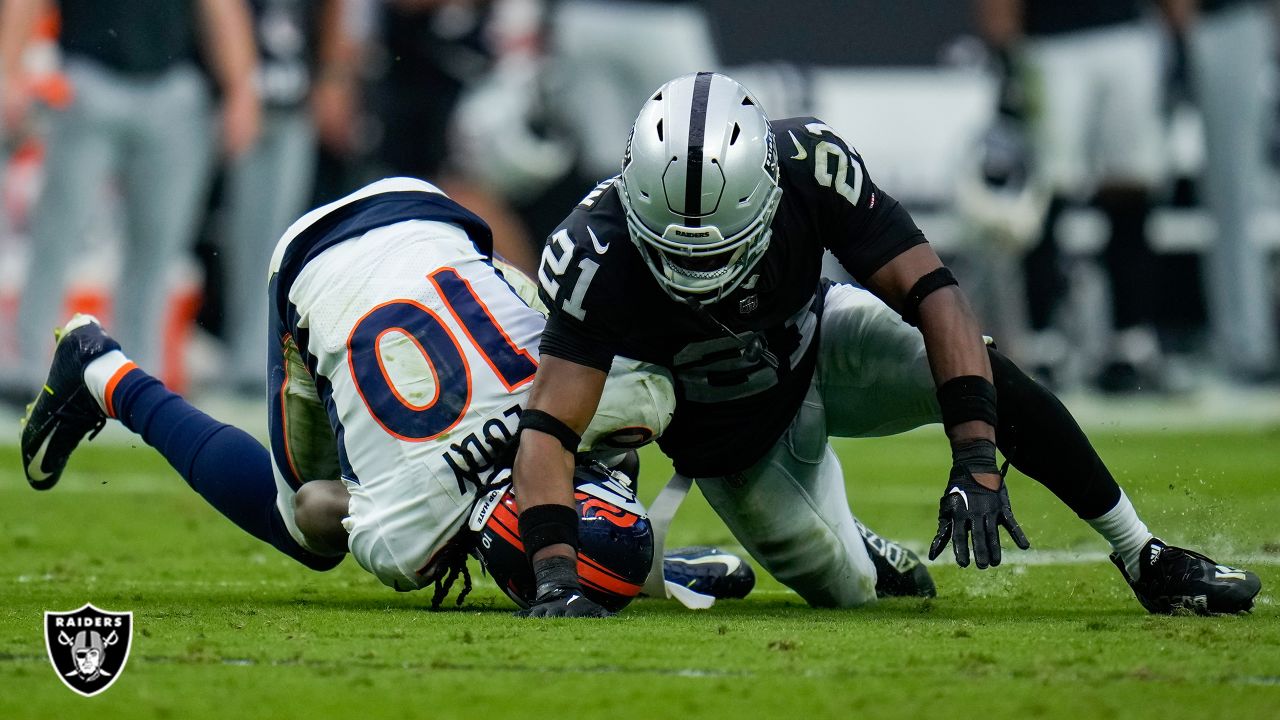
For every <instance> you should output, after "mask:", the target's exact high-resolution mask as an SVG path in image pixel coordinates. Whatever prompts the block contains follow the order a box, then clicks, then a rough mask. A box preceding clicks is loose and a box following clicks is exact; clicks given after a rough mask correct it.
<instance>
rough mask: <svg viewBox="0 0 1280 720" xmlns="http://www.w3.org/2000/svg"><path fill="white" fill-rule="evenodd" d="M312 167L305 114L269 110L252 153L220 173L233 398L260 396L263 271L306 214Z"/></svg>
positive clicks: (312, 149) (310, 138) (310, 136)
mask: <svg viewBox="0 0 1280 720" xmlns="http://www.w3.org/2000/svg"><path fill="white" fill-rule="evenodd" d="M314 166H315V133H314V132H313V131H312V125H311V121H310V118H309V117H308V115H307V112H306V110H305V108H303V109H300V110H296V111H294V110H273V111H271V112H268V113H267V115H266V117H264V119H263V130H262V135H261V137H260V138H259V139H258V142H257V144H256V145H254V147H253V148H252V149H251V150H250V151H249V152H247V153H245V154H244V155H242V156H241V157H239V158H237V159H236V160H235V161H234V162H233V163H232V164H231V167H230V168H229V171H228V174H227V220H226V230H227V231H226V245H225V254H226V259H227V294H226V298H227V324H226V327H227V344H228V348H229V350H230V358H229V368H228V370H227V373H228V379H229V380H230V381H231V383H232V384H233V386H234V387H236V389H237V390H240V391H245V392H248V391H250V390H251V391H252V392H253V393H254V394H256V395H261V393H262V388H263V386H262V358H263V357H264V356H265V355H266V353H267V344H266V343H265V342H264V339H267V338H268V333H267V325H266V321H265V319H266V317H267V313H266V312H264V305H265V303H264V298H263V295H262V272H263V268H265V267H267V266H268V265H269V264H270V260H271V251H272V248H273V247H274V246H275V241H276V239H277V238H279V237H280V235H282V234H283V233H284V231H285V229H286V228H288V227H289V223H291V222H293V221H294V220H296V219H297V218H298V216H299V215H301V214H302V213H303V212H304V211H305V210H306V203H307V199H308V197H309V195H310V192H311V179H312V176H313V175H314Z"/></svg>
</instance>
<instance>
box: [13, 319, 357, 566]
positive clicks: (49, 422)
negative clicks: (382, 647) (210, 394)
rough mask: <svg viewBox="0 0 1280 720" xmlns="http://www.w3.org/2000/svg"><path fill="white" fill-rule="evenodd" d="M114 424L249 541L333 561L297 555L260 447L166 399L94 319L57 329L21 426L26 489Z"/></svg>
mask: <svg viewBox="0 0 1280 720" xmlns="http://www.w3.org/2000/svg"><path fill="white" fill-rule="evenodd" d="M108 418H115V419H118V420H120V422H121V423H123V424H124V425H125V427H127V428H129V429H130V430H132V431H133V432H135V433H137V434H138V435H139V436H140V437H141V438H142V439H143V441H145V442H146V443H147V444H148V445H151V446H152V447H154V448H156V449H157V450H158V451H159V452H160V454H161V455H163V456H164V458H165V459H166V460H168V461H169V464H170V465H172V466H173V467H174V469H175V470H177V471H178V472H179V474H181V475H182V477H183V479H184V480H186V481H187V484H188V485H190V486H191V488H192V489H193V490H195V491H196V492H197V493H199V494H200V495H201V496H202V497H203V498H204V499H205V500H206V501H207V502H208V503H209V504H210V505H212V506H213V507H214V509H216V510H217V511H218V512H220V513H222V514H223V515H224V516H225V517H227V518H228V519H229V520H231V521H232V522H234V523H235V524H236V525H238V526H239V527H240V528H241V529H243V530H244V531H245V532H248V533H249V534H250V535H253V536H254V537H256V538H258V539H260V540H263V541H264V542H267V543H269V544H271V545H272V546H274V547H275V548H276V549H278V550H280V551H281V552H283V553H285V554H286V555H288V556H290V557H292V558H294V559H295V560H298V561H299V562H301V563H302V564H304V565H306V566H308V567H311V568H314V569H317V570H324V569H328V568H330V567H333V566H334V565H336V564H337V559H334V558H326V557H320V556H317V555H315V554H313V553H311V552H308V551H307V550H306V549H305V548H303V547H301V546H300V545H299V544H298V543H297V542H296V541H295V540H294V539H293V538H292V537H291V535H290V533H289V532H288V530H287V529H286V528H285V526H284V522H283V520H282V519H281V517H280V514H279V513H278V512H277V511H276V485H275V481H274V480H273V478H272V472H271V460H270V457H269V456H268V454H267V451H266V449H265V448H263V447H262V445H261V444H260V443H259V442H258V441H257V440H255V439H254V438H253V437H251V436H250V435H249V434H248V433H245V432H244V431H242V430H240V429H238V428H235V427H233V426H231V425H227V424H225V423H221V422H218V421H217V420H214V419H213V418H211V417H209V416H208V415H205V414H204V413H203V412H201V411H200V410H198V409H196V408H195V407H193V406H191V405H190V404H188V403H187V402H186V401H185V400H184V399H182V397H180V396H179V395H177V394H175V393H173V392H171V391H170V390H169V389H168V388H166V387H165V386H164V384H163V383H161V382H160V381H159V380H157V379H156V378H154V377H152V376H150V375H148V374H147V373H145V372H143V371H142V370H140V369H138V367H137V366H136V365H135V364H134V363H133V362H131V361H130V360H129V359H128V358H127V357H125V355H124V354H123V353H122V352H121V351H120V346H119V344H118V343H116V341H115V340H113V339H112V338H111V337H110V336H108V335H107V334H106V333H105V332H103V330H102V328H101V326H100V325H98V323H97V321H96V320H94V319H93V318H92V317H90V316H87V315H77V316H76V317H75V318H73V319H72V321H71V322H70V323H68V324H67V326H66V327H65V328H64V329H63V332H62V333H61V336H60V340H59V342H58V345H57V348H56V350H55V353H54V360H53V366H52V369H51V370H50V372H49V377H48V379H47V381H46V383H45V389H44V390H42V391H41V394H40V397H39V398H38V399H37V400H36V402H35V403H34V404H33V405H32V407H31V409H30V410H29V411H28V414H27V417H26V418H25V420H24V425H23V433H22V453H23V460H24V466H25V468H26V472H27V478H28V480H29V481H30V482H31V484H32V486H33V487H36V488H37V489H48V488H50V487H52V486H53V484H54V483H56V482H57V481H58V479H59V478H60V477H61V474H62V470H63V469H64V467H65V465H66V461H67V459H68V457H70V455H71V453H72V451H74V450H75V448H76V446H77V445H78V444H79V442H80V441H81V440H82V439H83V438H84V436H85V435H86V434H88V433H90V432H96V428H100V427H101V426H102V425H103V424H105V423H106V420H107V419H108Z"/></svg>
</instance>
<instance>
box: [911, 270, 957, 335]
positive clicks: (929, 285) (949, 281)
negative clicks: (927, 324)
mask: <svg viewBox="0 0 1280 720" xmlns="http://www.w3.org/2000/svg"><path fill="white" fill-rule="evenodd" d="M959 284H960V283H958V282H956V276H955V275H952V274H951V271H950V270H948V269H947V268H945V267H940V268H937V269H935V270H930V271H929V272H927V273H925V274H924V275H922V276H920V279H919V280H916V284H915V285H912V286H911V290H910V292H908V293H907V296H906V297H905V298H903V300H902V319H903V320H906V321H907V324H908V325H910V326H912V327H916V326H918V325H919V324H920V303H921V302H923V301H924V299H925V298H926V297H929V295H930V294H932V293H934V292H935V291H937V290H941V289H942V288H944V287H947V286H948V285H959Z"/></svg>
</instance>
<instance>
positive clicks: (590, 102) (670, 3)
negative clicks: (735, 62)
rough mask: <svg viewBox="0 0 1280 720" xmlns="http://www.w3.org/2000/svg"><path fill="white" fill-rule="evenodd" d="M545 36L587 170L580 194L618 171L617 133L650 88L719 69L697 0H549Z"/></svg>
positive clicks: (628, 126)
mask: <svg viewBox="0 0 1280 720" xmlns="http://www.w3.org/2000/svg"><path fill="white" fill-rule="evenodd" d="M550 36H551V47H550V52H551V54H552V57H553V58H554V63H555V66H556V68H555V71H556V74H557V77H556V81H555V84H556V87H557V88H558V89H559V93H560V94H559V99H560V104H561V105H562V107H563V108H564V110H565V118H566V120H567V121H568V122H569V123H570V125H571V129H572V132H573V134H574V136H575V138H576V139H577V141H578V152H579V153H580V158H579V162H580V169H581V172H582V173H583V174H584V175H586V176H587V177H586V178H584V180H586V181H587V182H585V183H584V184H583V186H582V187H580V188H578V189H577V194H578V195H579V196H580V195H581V194H582V191H584V190H585V189H586V188H587V187H589V186H590V185H594V184H595V183H597V182H599V181H600V180H602V179H604V178H607V177H611V176H613V175H617V174H618V171H619V166H618V153H617V145H618V138H620V137H626V136H627V133H628V132H629V131H630V130H631V123H632V122H634V121H635V117H636V113H637V112H639V111H640V107H641V105H643V103H644V99H645V98H647V97H648V96H649V93H651V92H652V91H653V89H654V88H656V87H658V86H660V85H662V84H663V83H665V82H667V81H668V80H670V79H671V78H673V77H677V76H679V75H684V74H686V73H691V72H698V71H701V70H718V69H720V60H719V55H718V53H717V52H716V45H715V39H714V37H713V36H712V32H711V24H710V22H709V20H708V17H707V13H706V10H705V8H704V7H703V3H702V2H699V1H698V0H551V29H550ZM557 222H558V219H557Z"/></svg>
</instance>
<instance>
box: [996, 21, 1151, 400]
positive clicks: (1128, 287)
mask: <svg viewBox="0 0 1280 720" xmlns="http://www.w3.org/2000/svg"><path fill="white" fill-rule="evenodd" d="M1147 4H1148V3H1147V2H1146V1H1145V0H1079V1H1077V2H1071V3H1064V2H1055V1H1054V0H978V3H977V7H978V10H979V23H980V26H981V31H982V33H983V35H984V37H985V39H986V40H987V42H988V43H989V44H990V45H991V47H992V49H993V50H994V51H995V53H996V54H997V55H998V56H999V57H1000V58H1001V59H1002V62H1001V63H1000V64H1001V65H1002V66H1003V67H1004V68H1006V72H1008V73H1009V74H1010V75H1013V76H1017V79H1018V80H1019V81H1021V82H1023V83H1024V84H1025V86H1026V89H1025V94H1024V97H1025V99H1026V102H1027V103H1028V106H1027V108H1026V109H1025V111H1024V112H1025V113H1026V116H1027V117H1028V118H1029V120H1028V121H1029V123H1030V126H1031V132H1030V137H1031V140H1032V146H1033V152H1034V153H1035V155H1036V158H1035V159H1036V168H1037V172H1039V173H1041V174H1042V176H1043V182H1044V183H1045V184H1046V186H1047V187H1048V188H1049V189H1050V191H1051V192H1052V194H1053V199H1052V201H1051V202H1050V205H1049V209H1048V212H1047V214H1046V219H1045V224H1044V231H1043V234H1042V237H1041V239H1040V242H1039V243H1038V245H1037V246H1036V247H1035V248H1034V249H1033V250H1032V251H1031V252H1030V253H1028V255H1027V256H1026V258H1025V262H1024V266H1025V268H1024V269H1025V273H1026V287H1027V299H1028V306H1029V307H1028V309H1029V320H1030V322H1031V326H1032V330H1033V331H1034V332H1036V333H1037V337H1036V338H1035V339H1034V340H1033V342H1032V344H1031V345H1032V347H1031V352H1032V355H1033V357H1032V358H1030V362H1029V363H1028V364H1029V365H1030V366H1031V367H1032V368H1033V369H1035V370H1036V371H1037V373H1038V374H1040V375H1041V377H1042V378H1043V379H1047V380H1053V377H1052V375H1053V373H1054V371H1055V369H1056V368H1057V367H1059V366H1060V365H1061V363H1062V361H1064V360H1065V359H1066V354H1067V348H1068V342H1067V341H1066V340H1065V339H1063V338H1062V337H1061V336H1060V335H1059V334H1058V332H1057V331H1056V330H1055V329H1054V328H1053V325H1054V318H1055V314H1056V311H1057V310H1058V308H1059V306H1060V304H1061V301H1062V298H1063V296H1064V294H1065V292H1066V290H1067V288H1068V286H1069V285H1068V280H1067V278H1066V277H1065V276H1064V274H1063V270H1062V268H1061V261H1060V257H1059V251H1058V243H1057V238H1056V233H1055V230H1056V228H1055V226H1056V225H1057V221H1058V219H1059V217H1061V214H1062V211H1063V210H1065V209H1066V208H1068V207H1070V206H1071V205H1073V204H1074V205H1079V204H1082V203H1092V204H1094V205H1095V206H1097V207H1098V208H1099V209H1100V210H1102V212H1103V213H1105V215H1106V217H1107V220H1108V223H1109V225H1110V234H1109V237H1108V239H1107V243H1106V249H1105V251H1104V253H1103V261H1104V264H1105V266H1106V270H1107V273H1108V275H1109V279H1110V290H1111V305H1112V318H1111V319H1112V326H1113V329H1114V334H1113V337H1112V342H1111V355H1110V357H1109V359H1108V360H1107V362H1106V363H1105V364H1104V366H1103V368H1102V370H1101V372H1100V373H1099V374H1098V375H1097V377H1096V382H1097V384H1098V386H1099V387H1100V388H1101V389H1103V390H1107V391H1128V390H1137V389H1143V388H1145V389H1156V388H1158V387H1159V386H1160V385H1161V384H1162V362H1161V351H1160V346H1159V339H1158V338H1157V336H1156V332H1155V328H1154V325H1153V322H1152V320H1153V310H1154V306H1155V303H1156V301H1157V292H1158V291H1159V288H1160V284H1159V283H1160V273H1159V272H1158V267H1159V265H1158V259H1157V258H1156V256H1155V254H1154V253H1153V252H1152V250H1151V248H1150V245H1149V243H1148V239H1147V236H1146V224H1147V217H1148V215H1149V213H1150V208H1151V194H1152V189H1153V188H1154V187H1155V186H1156V184H1157V183H1158V182H1159V181H1160V179H1161V176H1162V173H1163V160H1162V147H1161V145H1162V136H1163V133H1164V123H1163V121H1162V119H1161V114H1160V111H1161V94H1160V91H1161V52H1160V44H1159V40H1160V38H1159V33H1158V30H1157V28H1156V27H1155V26H1154V25H1153V24H1152V23H1150V22H1149V21H1148V19H1147V18H1146V17H1145V11H1146V7H1145V6H1146V5H1147Z"/></svg>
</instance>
